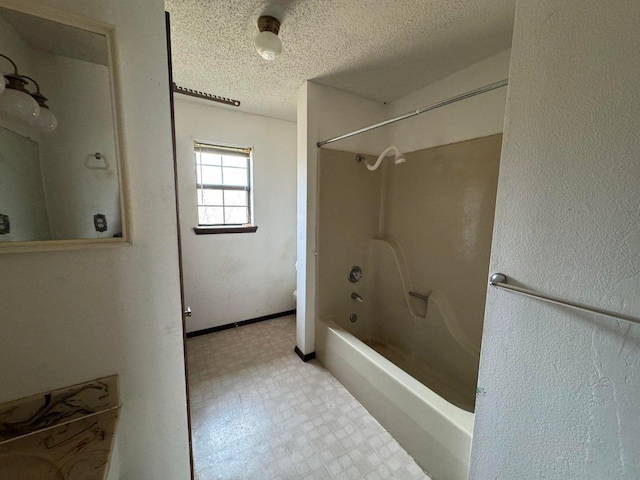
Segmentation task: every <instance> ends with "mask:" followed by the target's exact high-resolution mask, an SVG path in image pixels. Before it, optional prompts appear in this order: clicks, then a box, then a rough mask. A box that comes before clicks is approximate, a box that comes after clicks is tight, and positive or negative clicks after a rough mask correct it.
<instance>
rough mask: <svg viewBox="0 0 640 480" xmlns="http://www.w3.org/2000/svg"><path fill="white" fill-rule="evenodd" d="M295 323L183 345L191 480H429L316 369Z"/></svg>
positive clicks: (249, 328) (263, 326) (226, 333)
mask: <svg viewBox="0 0 640 480" xmlns="http://www.w3.org/2000/svg"><path fill="white" fill-rule="evenodd" d="M295 335H296V333H295V317H294V316H289V317H283V318H279V319H275V320H269V321H266V322H260V323H256V324H253V325H247V326H244V327H241V328H235V329H231V330H224V331H221V332H217V333H212V334H209V335H203V336H200V337H194V338H191V339H189V340H188V342H187V353H188V362H189V382H190V392H191V393H190V395H191V400H190V401H191V420H192V429H193V454H194V463H195V470H196V479H197V480H214V479H224V480H235V479H238V480H271V479H282V480H289V479H290V480H325V479H326V480H343V479H344V480H357V479H365V480H392V479H397V480H428V479H429V477H428V476H427V475H426V474H425V473H424V472H423V471H422V470H421V469H420V467H419V466H418V465H417V464H416V463H415V462H414V460H413V459H412V458H411V457H410V456H409V454H407V452H406V451H405V450H404V449H403V448H402V447H401V446H400V445H399V444H398V442H396V441H395V440H394V439H393V438H392V437H391V435H389V434H388V433H387V432H386V431H385V429H384V428H382V426H380V424H379V423H378V422H377V421H376V420H375V419H374V418H373V417H372V416H371V415H369V413H368V412H367V411H366V410H365V409H364V408H363V407H362V405H360V403H358V401H357V400H356V399H355V398H353V396H351V394H350V393H349V392H348V391H347V390H346V389H345V388H344V387H343V386H342V385H341V384H340V383H339V382H338V381H337V380H336V379H335V378H334V377H333V376H332V375H331V373H329V372H328V371H327V370H326V369H325V368H323V367H322V366H321V365H320V364H319V363H318V362H317V361H315V360H314V361H311V362H308V363H303V362H302V361H301V360H300V359H299V358H298V356H297V355H296V354H295V353H293V347H294V345H295Z"/></svg>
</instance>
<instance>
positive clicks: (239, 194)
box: [194, 142, 255, 233]
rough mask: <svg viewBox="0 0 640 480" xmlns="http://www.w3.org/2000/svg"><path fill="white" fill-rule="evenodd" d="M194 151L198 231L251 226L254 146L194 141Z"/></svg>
mask: <svg viewBox="0 0 640 480" xmlns="http://www.w3.org/2000/svg"><path fill="white" fill-rule="evenodd" d="M194 152H195V160H196V189H197V191H196V194H197V203H198V226H199V227H201V228H200V229H196V233H206V232H198V230H206V229H215V227H223V228H225V229H226V228H228V227H250V226H251V223H252V218H251V200H252V199H251V148H236V147H226V146H222V145H211V144H206V143H201V142H195V145H194ZM236 230H237V229H236ZM253 231H255V229H254V230H253ZM217 233H221V232H217Z"/></svg>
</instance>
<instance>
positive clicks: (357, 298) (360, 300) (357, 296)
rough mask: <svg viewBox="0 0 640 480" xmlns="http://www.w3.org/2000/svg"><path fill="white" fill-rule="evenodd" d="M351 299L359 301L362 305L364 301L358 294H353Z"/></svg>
mask: <svg viewBox="0 0 640 480" xmlns="http://www.w3.org/2000/svg"><path fill="white" fill-rule="evenodd" d="M351 298H353V299H354V300H357V301H358V302H360V303H362V302H363V301H364V300H362V297H361V296H360V295H358V294H357V293H356V292H351Z"/></svg>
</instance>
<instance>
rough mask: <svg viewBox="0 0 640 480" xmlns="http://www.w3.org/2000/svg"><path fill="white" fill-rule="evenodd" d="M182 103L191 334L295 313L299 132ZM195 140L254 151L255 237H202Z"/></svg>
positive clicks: (179, 129)
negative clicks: (198, 231)
mask: <svg viewBox="0 0 640 480" xmlns="http://www.w3.org/2000/svg"><path fill="white" fill-rule="evenodd" d="M210 103H211V102H207V104H204V103H202V102H201V101H197V100H195V101H194V100H190V99H185V98H184V97H183V96H182V95H176V103H175V111H176V137H177V138H176V139H177V147H178V169H179V170H178V179H179V182H180V184H179V192H180V219H181V225H182V259H183V265H184V267H183V270H184V271H183V274H184V288H185V292H184V294H185V301H186V303H187V305H189V306H190V307H191V309H192V310H193V316H192V317H191V318H187V331H189V332H192V331H197V330H203V329H206V328H210V327H215V326H219V325H225V324H229V323H233V322H239V321H242V320H248V319H252V318H257V317H262V316H265V315H270V314H273V313H280V312H284V311H288V310H293V309H294V308H295V299H294V296H293V291H294V290H295V289H296V284H295V277H296V276H295V262H296V231H295V229H296V224H295V222H296V205H295V202H296V159H295V155H296V126H295V124H294V123H291V122H285V121H283V120H277V119H273V118H267V117H261V116H258V115H251V114H248V113H242V112H233V111H229V110H227V109H223V108H218V107H215V106H213V105H211V104H210ZM194 140H199V141H207V142H213V143H216V142H217V143H221V144H227V145H228V144H231V145H238V146H250V147H253V149H254V150H253V192H252V195H253V202H254V219H255V223H256V225H257V226H258V230H257V231H256V232H255V233H235V234H222V235H196V234H195V233H194V231H193V228H194V227H196V226H197V225H198V216H197V208H196V203H197V199H196V174H195V163H194V156H193V142H194Z"/></svg>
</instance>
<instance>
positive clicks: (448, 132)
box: [387, 49, 511, 152]
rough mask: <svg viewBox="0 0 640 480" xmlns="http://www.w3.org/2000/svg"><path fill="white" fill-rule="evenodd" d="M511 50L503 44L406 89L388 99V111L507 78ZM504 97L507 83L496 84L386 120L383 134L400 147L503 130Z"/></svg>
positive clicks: (413, 147)
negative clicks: (440, 76)
mask: <svg viewBox="0 0 640 480" xmlns="http://www.w3.org/2000/svg"><path fill="white" fill-rule="evenodd" d="M510 56H511V50H510V49H509V50H505V51H503V52H500V53H498V54H497V55H493V56H491V57H489V58H486V59H485V60H482V61H480V62H478V63H474V64H473V65H470V66H469V67H467V68H464V69H462V70H460V71H458V72H456V73H453V74H451V75H449V76H447V77H445V78H443V79H442V80H439V81H437V82H434V83H432V84H430V85H427V86H426V87H424V88H421V89H420V90H416V91H415V92H412V93H410V94H408V95H405V96H404V97H402V98H400V99H398V100H396V101H393V102H391V103H389V105H387V115H388V116H389V117H390V118H391V117H395V116H397V115H402V114H403V113H407V112H410V111H412V110H416V109H417V108H420V107H424V106H426V105H431V104H432V103H436V102H439V101H441V100H445V99H447V98H451V97H454V96H456V95H460V94H461V93H464V92H468V91H470V90H474V89H476V88H480V87H483V86H485V85H489V84H491V83H494V82H497V81H499V80H503V79H505V78H508V77H509V59H510ZM506 101H507V89H506V88H505V87H502V88H498V89H496V90H493V91H491V92H487V93H483V94H481V95H478V96H475V97H472V98H467V99H465V100H462V101H461V102H457V103H454V104H451V105H447V106H446V107H443V108H439V109H437V110H433V111H431V112H426V113H423V114H421V115H418V116H417V117H413V118H409V119H407V120H403V121H401V122H398V123H394V124H391V125H390V126H389V127H388V130H389V132H388V135H389V138H390V140H391V141H392V143H394V144H395V145H396V146H397V147H398V148H400V150H402V151H403V152H414V151H416V150H423V149H425V148H431V147H436V146H440V145H447V144H450V143H457V142H463V141H465V140H471V139H473V138H479V137H487V136H489V135H495V134H497V133H502V131H503V128H504V109H505V104H506Z"/></svg>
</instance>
